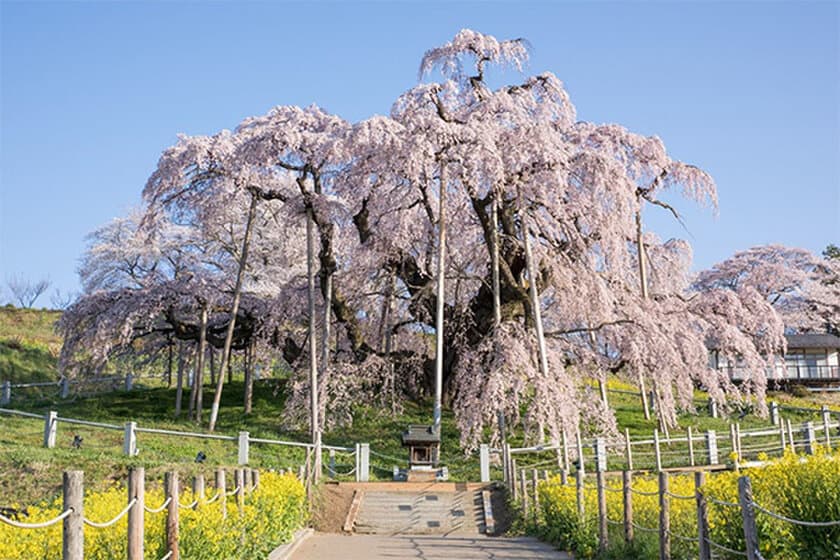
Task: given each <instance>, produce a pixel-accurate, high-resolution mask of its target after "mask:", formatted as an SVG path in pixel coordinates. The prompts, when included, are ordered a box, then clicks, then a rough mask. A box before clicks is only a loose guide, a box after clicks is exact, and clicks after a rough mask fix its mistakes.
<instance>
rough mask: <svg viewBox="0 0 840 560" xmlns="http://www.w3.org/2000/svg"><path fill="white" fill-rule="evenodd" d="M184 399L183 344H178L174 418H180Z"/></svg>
mask: <svg viewBox="0 0 840 560" xmlns="http://www.w3.org/2000/svg"><path fill="white" fill-rule="evenodd" d="M183 397H184V343H183V342H179V343H178V381H177V386H176V388H175V418H178V417H180V416H181V401H182V400H183Z"/></svg>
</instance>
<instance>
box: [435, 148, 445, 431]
mask: <svg viewBox="0 0 840 560" xmlns="http://www.w3.org/2000/svg"><path fill="white" fill-rule="evenodd" d="M438 202H439V207H438V254H437V261H438V262H437V265H438V267H437V310H436V315H435V408H434V424H433V425H434V431H435V433H436V434H440V420H441V414H442V407H441V398H442V396H443V309H444V303H445V298H446V292H445V290H444V278H445V276H446V164H445V163H441V164H440V195H439V197H438Z"/></svg>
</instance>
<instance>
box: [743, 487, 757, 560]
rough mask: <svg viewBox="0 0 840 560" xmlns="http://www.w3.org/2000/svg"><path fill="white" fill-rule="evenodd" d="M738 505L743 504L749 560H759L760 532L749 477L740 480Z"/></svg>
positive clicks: (745, 540)
mask: <svg viewBox="0 0 840 560" xmlns="http://www.w3.org/2000/svg"><path fill="white" fill-rule="evenodd" d="M738 503H739V504H741V518H742V519H743V522H744V546H745V548H746V553H747V560H758V554H757V553H758V530H757V529H756V526H755V511H754V510H753V506H752V485H751V484H750V477H748V476H742V477H740V478H738Z"/></svg>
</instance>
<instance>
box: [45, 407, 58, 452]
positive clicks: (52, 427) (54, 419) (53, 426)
mask: <svg viewBox="0 0 840 560" xmlns="http://www.w3.org/2000/svg"><path fill="white" fill-rule="evenodd" d="M57 431H58V412H56V411H54V410H50V411H49V413H48V414H47V415H46V416H44V447H46V448H47V449H52V448H53V447H55V436H56V432H57Z"/></svg>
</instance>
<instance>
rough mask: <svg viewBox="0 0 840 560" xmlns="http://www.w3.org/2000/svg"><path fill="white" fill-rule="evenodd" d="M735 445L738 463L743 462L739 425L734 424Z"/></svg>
mask: <svg viewBox="0 0 840 560" xmlns="http://www.w3.org/2000/svg"><path fill="white" fill-rule="evenodd" d="M735 444H736V446H737V448H738V449H737V451H736V453H737V454H738V462H739V463H740V462H742V461H743V460H744V454H743V453H741V424H740V423H738V422H736V423H735Z"/></svg>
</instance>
